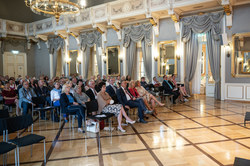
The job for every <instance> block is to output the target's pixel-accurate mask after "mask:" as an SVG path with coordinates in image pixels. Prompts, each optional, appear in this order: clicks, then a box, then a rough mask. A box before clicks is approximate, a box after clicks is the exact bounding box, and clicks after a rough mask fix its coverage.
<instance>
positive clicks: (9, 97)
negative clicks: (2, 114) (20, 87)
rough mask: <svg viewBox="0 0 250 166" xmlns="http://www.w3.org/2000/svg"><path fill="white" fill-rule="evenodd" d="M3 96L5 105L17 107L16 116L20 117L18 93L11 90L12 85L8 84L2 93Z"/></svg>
mask: <svg viewBox="0 0 250 166" xmlns="http://www.w3.org/2000/svg"><path fill="white" fill-rule="evenodd" d="M2 96H3V99H4V104H5V105H16V115H17V116H18V115H19V109H18V99H17V93H16V91H15V90H13V89H11V88H10V83H8V82H6V83H5V86H4V89H3V91H2Z"/></svg>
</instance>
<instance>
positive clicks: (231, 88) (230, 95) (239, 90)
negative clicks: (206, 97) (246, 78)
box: [225, 83, 250, 101]
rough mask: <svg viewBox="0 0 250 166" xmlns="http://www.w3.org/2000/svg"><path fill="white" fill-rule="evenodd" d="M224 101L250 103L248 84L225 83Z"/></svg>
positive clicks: (249, 86) (249, 87) (249, 85)
mask: <svg viewBox="0 0 250 166" xmlns="http://www.w3.org/2000/svg"><path fill="white" fill-rule="evenodd" d="M225 100H242V101H250V84H241V83H230V84H229V83H226V84H225Z"/></svg>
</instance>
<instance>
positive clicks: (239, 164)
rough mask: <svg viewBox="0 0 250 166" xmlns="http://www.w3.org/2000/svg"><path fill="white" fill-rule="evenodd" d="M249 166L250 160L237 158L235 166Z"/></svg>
mask: <svg viewBox="0 0 250 166" xmlns="http://www.w3.org/2000/svg"><path fill="white" fill-rule="evenodd" d="M249 165H250V160H247V159H243V158H239V157H235V160H234V165H233V166H249Z"/></svg>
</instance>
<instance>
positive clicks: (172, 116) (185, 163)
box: [0, 96, 250, 166]
mask: <svg viewBox="0 0 250 166" xmlns="http://www.w3.org/2000/svg"><path fill="white" fill-rule="evenodd" d="M157 110H158V115H157V116H152V115H150V116H149V119H148V121H149V123H148V124H140V123H136V124H134V125H128V126H124V129H126V130H127V132H126V133H121V132H119V131H117V130H114V131H113V132H112V137H111V136H110V132H108V131H101V134H100V142H101V145H100V149H99V148H98V139H97V136H96V134H93V133H87V135H84V134H80V133H77V129H76V128H74V129H72V128H70V126H69V124H68V123H64V122H62V123H52V122H51V121H46V122H45V121H40V122H38V121H36V122H35V123H34V132H35V133H37V134H40V135H44V136H45V137H46V152H47V160H48V162H47V165H52V166H54V165H55V166H57V165H59V166H61V165H64V166H66V165H70V166H76V165H88V166H92V165H93V166H98V165H100V166H103V165H104V166H118V165H125V166H130V165H133V166H153V165H166V166H214V165H226V166H229V165H233V162H234V158H235V157H241V158H246V159H250V124H247V125H246V127H244V124H243V119H244V114H245V112H246V111H250V103H247V102H236V101H216V100H214V99H213V98H208V97H205V96H194V97H192V98H190V101H189V102H186V103H184V104H177V105H173V106H171V107H169V108H166V107H158V108H157ZM130 116H131V117H132V118H133V119H136V115H130ZM76 122H77V121H76ZM113 123H114V124H113V126H116V119H113ZM75 125H76V124H75ZM26 133H27V131H24V132H22V133H21V134H22V135H25V134H26ZM10 137H11V138H13V137H15V135H13V134H12V135H10ZM85 137H86V138H85ZM14 161H15V160H14V154H13V152H11V153H9V154H8V163H9V164H14ZM20 161H21V165H32V166H33V165H44V164H43V144H42V143H39V144H36V145H34V146H33V156H32V157H31V156H30V147H24V148H21V155H20ZM1 163H2V157H1V158H0V164H1Z"/></svg>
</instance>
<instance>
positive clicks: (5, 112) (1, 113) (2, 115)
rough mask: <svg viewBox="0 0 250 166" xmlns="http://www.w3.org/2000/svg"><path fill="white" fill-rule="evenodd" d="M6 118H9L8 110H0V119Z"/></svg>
mask: <svg viewBox="0 0 250 166" xmlns="http://www.w3.org/2000/svg"><path fill="white" fill-rule="evenodd" d="M8 117H9V112H8V109H2V110H0V119H2V118H8Z"/></svg>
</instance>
